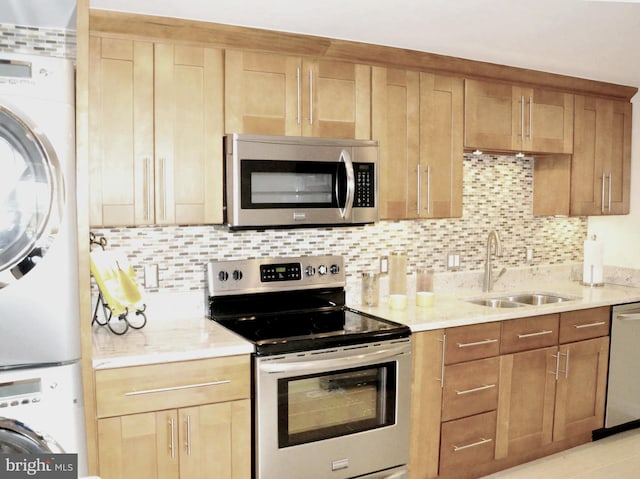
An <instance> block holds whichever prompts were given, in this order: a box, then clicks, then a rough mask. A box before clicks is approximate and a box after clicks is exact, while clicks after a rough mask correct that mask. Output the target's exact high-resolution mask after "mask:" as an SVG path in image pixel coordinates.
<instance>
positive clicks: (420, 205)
mask: <svg viewBox="0 0 640 479" xmlns="http://www.w3.org/2000/svg"><path fill="white" fill-rule="evenodd" d="M420 173H421V171H420V163H418V191H417V196H418V198H417V199H416V209H417V210H418V216H420V210H421V209H422V204H421V201H420V193H421V192H422V189H421V186H422V185H420Z"/></svg>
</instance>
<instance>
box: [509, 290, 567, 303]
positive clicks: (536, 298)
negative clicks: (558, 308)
mask: <svg viewBox="0 0 640 479" xmlns="http://www.w3.org/2000/svg"><path fill="white" fill-rule="evenodd" d="M501 299H506V300H508V301H513V302H514V303H523V304H532V305H534V306H539V305H541V304H549V303H562V302H564V301H570V300H571V299H572V298H568V297H566V296H559V295H556V294H548V293H524V294H517V295H514V296H505V297H504V298H501Z"/></svg>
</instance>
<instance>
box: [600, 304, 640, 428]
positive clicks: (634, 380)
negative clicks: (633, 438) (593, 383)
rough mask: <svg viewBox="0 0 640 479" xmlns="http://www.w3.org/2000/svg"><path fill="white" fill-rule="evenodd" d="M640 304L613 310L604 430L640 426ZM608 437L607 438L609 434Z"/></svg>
mask: <svg viewBox="0 0 640 479" xmlns="http://www.w3.org/2000/svg"><path fill="white" fill-rule="evenodd" d="M638 366H640V303H630V304H623V305H619V306H614V307H613V311H612V317H611V354H610V357H609V382H608V385H607V408H606V413H605V430H607V431H608V432H609V434H611V433H615V432H619V431H622V430H626V429H631V428H633V427H638V426H640V380H639V379H638ZM606 435H608V434H606Z"/></svg>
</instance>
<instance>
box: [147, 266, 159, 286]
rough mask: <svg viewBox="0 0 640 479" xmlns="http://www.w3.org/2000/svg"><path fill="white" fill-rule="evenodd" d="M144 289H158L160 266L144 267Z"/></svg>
mask: <svg viewBox="0 0 640 479" xmlns="http://www.w3.org/2000/svg"><path fill="white" fill-rule="evenodd" d="M144 287H145V289H156V288H157V287H158V265H157V264H145V265H144Z"/></svg>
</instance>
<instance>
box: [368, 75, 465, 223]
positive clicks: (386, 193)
mask: <svg viewBox="0 0 640 479" xmlns="http://www.w3.org/2000/svg"><path fill="white" fill-rule="evenodd" d="M372 76H373V107H372V125H373V127H372V133H373V138H374V139H377V140H378V141H379V142H380V174H379V181H380V192H379V198H380V200H379V203H380V217H381V218H384V219H410V218H449V217H455V216H461V215H462V161H463V145H462V135H463V131H462V125H463V107H462V104H463V80H462V79H460V78H454V77H448V76H442V75H434V74H429V73H418V72H413V71H406V70H395V69H386V68H379V67H374V68H373V75H372Z"/></svg>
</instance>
